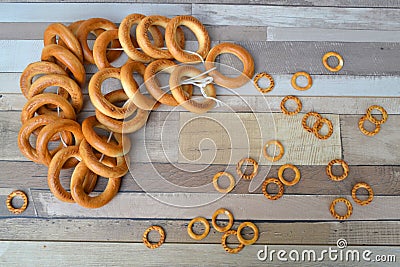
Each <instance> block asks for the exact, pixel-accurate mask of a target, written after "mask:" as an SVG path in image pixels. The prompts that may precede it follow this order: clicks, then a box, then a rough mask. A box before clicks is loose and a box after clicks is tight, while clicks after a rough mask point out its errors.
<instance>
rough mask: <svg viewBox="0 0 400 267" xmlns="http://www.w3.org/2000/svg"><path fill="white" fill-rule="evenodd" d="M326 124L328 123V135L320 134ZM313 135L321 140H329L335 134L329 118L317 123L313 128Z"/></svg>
mask: <svg viewBox="0 0 400 267" xmlns="http://www.w3.org/2000/svg"><path fill="white" fill-rule="evenodd" d="M324 123H326V124H327V125H328V133H327V134H326V135H322V134H320V132H319V131H320V130H321V128H322V126H323V125H324ZM313 133H314V135H315V136H316V137H317V138H318V139H321V140H326V139H328V138H329V137H331V135H332V134H333V126H332V122H331V121H330V120H328V119H327V118H322V119H320V120H318V121H316V122H315V123H314V126H313Z"/></svg>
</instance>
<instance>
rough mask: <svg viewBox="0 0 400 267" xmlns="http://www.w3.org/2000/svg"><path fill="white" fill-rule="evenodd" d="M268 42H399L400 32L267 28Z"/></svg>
mask: <svg viewBox="0 0 400 267" xmlns="http://www.w3.org/2000/svg"><path fill="white" fill-rule="evenodd" d="M267 40H268V41H302V42H315V41H317V42H318V41H331V42H400V31H390V30H388V31H378V30H344V29H336V28H333V29H330V28H301V27H268V31H267Z"/></svg>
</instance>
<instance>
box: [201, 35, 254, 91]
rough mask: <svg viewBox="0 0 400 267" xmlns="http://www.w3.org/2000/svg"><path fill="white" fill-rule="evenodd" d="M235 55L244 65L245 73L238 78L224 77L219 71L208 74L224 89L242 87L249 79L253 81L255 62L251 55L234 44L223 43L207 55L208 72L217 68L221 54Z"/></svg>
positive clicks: (206, 65)
mask: <svg viewBox="0 0 400 267" xmlns="http://www.w3.org/2000/svg"><path fill="white" fill-rule="evenodd" d="M224 53H228V54H233V55H235V56H237V57H238V58H239V59H240V61H242V63H243V71H242V73H241V74H240V75H239V76H237V77H228V76H225V75H223V74H222V73H221V72H219V71H217V70H213V71H211V72H209V73H208V75H210V76H211V77H213V79H214V82H215V83H216V84H218V85H220V86H222V87H225V88H228V89H234V88H238V87H241V86H242V85H244V84H246V83H247V82H248V81H249V79H251V78H252V77H253V75H254V60H253V57H252V56H251V55H250V53H249V52H248V51H247V50H246V49H244V48H243V47H241V46H240V45H237V44H232V43H221V44H218V45H216V46H214V47H213V48H212V49H211V50H210V52H209V53H208V55H207V58H206V61H205V67H206V70H210V69H212V68H214V67H215V64H214V62H215V59H216V58H217V56H219V55H220V54H224Z"/></svg>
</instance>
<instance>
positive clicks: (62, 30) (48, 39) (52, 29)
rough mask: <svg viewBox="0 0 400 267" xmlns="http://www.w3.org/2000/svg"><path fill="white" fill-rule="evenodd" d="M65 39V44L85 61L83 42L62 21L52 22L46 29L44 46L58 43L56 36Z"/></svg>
mask: <svg viewBox="0 0 400 267" xmlns="http://www.w3.org/2000/svg"><path fill="white" fill-rule="evenodd" d="M57 36H58V37H59V40H63V42H62V43H63V45H65V47H66V48H68V49H69V50H70V51H71V52H72V53H74V55H75V56H76V57H77V58H78V59H79V61H80V62H83V52H82V47H81V44H80V43H79V41H78V39H77V38H76V36H75V35H74V33H73V32H72V31H71V30H70V29H69V28H68V27H67V26H65V25H63V24H61V23H52V24H50V25H49V26H48V27H47V28H46V30H45V31H44V37H43V41H44V46H46V45H49V44H57V39H56V37H57Z"/></svg>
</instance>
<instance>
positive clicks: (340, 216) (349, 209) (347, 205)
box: [329, 197, 353, 220]
mask: <svg viewBox="0 0 400 267" xmlns="http://www.w3.org/2000/svg"><path fill="white" fill-rule="evenodd" d="M339 202H343V203H344V204H345V205H346V207H347V212H346V214H345V215H340V214H338V213H337V212H336V210H335V206H336V204H337V203H339ZM329 211H330V212H331V214H332V216H333V217H334V218H336V219H338V220H346V219H348V218H349V217H350V216H351V214H352V213H353V206H352V205H351V203H350V201H348V200H347V199H346V198H344V197H339V198H337V199H335V200H333V201H332V203H331V206H330V207H329Z"/></svg>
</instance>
